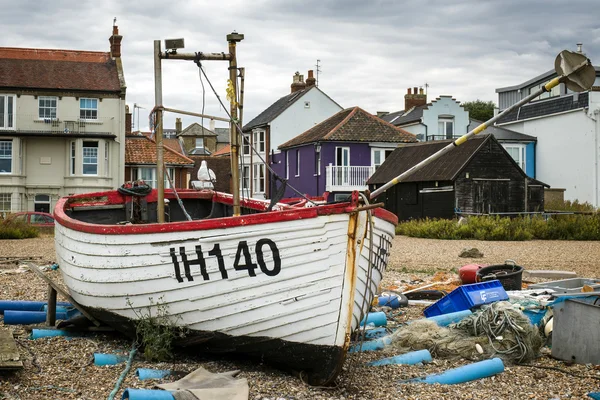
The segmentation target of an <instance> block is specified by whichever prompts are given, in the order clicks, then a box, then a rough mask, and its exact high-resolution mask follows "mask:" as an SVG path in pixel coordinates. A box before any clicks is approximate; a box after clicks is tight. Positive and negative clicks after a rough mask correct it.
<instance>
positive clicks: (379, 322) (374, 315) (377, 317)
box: [360, 311, 387, 326]
mask: <svg viewBox="0 0 600 400" xmlns="http://www.w3.org/2000/svg"><path fill="white" fill-rule="evenodd" d="M365 321H366V322H365ZM365 323H366V324H367V325H369V324H373V325H375V326H386V325H387V317H386V316H385V313H384V312H383V311H378V312H370V313H368V314H367V316H366V317H365V318H363V320H362V321H360V326H363V325H364V324H365Z"/></svg>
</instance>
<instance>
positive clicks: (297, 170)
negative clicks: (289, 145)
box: [295, 149, 300, 177]
mask: <svg viewBox="0 0 600 400" xmlns="http://www.w3.org/2000/svg"><path fill="white" fill-rule="evenodd" d="M295 176H297V177H298V176H300V149H296V175H295Z"/></svg>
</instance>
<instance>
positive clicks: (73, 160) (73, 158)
mask: <svg viewBox="0 0 600 400" xmlns="http://www.w3.org/2000/svg"><path fill="white" fill-rule="evenodd" d="M69 153H70V156H69V159H70V160H69V173H70V175H76V173H77V142H75V141H74V140H73V141H72V142H71V146H70V149H69Z"/></svg>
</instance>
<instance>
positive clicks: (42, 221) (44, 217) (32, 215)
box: [6, 211, 54, 226]
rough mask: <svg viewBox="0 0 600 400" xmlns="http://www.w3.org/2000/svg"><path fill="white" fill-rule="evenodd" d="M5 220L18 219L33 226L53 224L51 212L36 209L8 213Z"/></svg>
mask: <svg viewBox="0 0 600 400" xmlns="http://www.w3.org/2000/svg"><path fill="white" fill-rule="evenodd" d="M6 221H7V222H9V221H15V222H16V221H20V222H24V223H26V224H30V225H33V226H54V217H53V216H52V214H48V213H45V212H37V211H23V212H18V213H14V214H10V215H9V216H8V218H6Z"/></svg>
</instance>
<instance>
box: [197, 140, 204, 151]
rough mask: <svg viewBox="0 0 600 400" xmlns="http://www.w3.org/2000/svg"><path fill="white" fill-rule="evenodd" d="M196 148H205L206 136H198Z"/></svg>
mask: <svg viewBox="0 0 600 400" xmlns="http://www.w3.org/2000/svg"><path fill="white" fill-rule="evenodd" d="M196 148H197V149H203V148H204V138H196Z"/></svg>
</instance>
